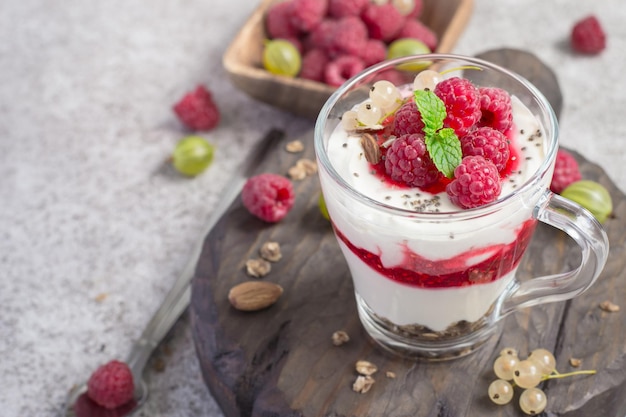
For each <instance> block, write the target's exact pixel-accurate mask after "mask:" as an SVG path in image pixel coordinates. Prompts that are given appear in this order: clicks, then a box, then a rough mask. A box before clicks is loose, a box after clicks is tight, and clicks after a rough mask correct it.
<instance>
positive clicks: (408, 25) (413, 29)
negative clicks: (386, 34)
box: [395, 19, 438, 51]
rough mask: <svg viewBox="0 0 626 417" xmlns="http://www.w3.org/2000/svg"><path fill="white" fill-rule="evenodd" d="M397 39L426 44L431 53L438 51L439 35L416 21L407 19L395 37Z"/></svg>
mask: <svg viewBox="0 0 626 417" xmlns="http://www.w3.org/2000/svg"><path fill="white" fill-rule="evenodd" d="M395 38H396V39H404V38H411V39H416V40H418V41H420V42H422V43H424V44H425V45H426V46H428V48H429V49H430V50H431V51H434V50H435V49H437V43H438V40H437V34H436V33H435V32H433V31H432V30H431V29H430V28H429V27H428V26H426V25H425V24H423V23H422V22H420V21H419V20H416V19H406V20H405V22H404V25H403V26H402V28H401V29H400V31H399V32H398V33H397V34H396V36H395Z"/></svg>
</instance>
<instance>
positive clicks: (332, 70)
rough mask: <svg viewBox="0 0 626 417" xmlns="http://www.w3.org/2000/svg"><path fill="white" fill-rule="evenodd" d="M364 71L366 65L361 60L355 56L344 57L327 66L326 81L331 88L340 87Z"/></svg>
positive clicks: (325, 71)
mask: <svg viewBox="0 0 626 417" xmlns="http://www.w3.org/2000/svg"><path fill="white" fill-rule="evenodd" d="M363 69H365V64H364V63H363V60H362V59H361V58H359V57H357V56H353V55H342V56H340V57H339V58H337V59H334V60H332V61H330V62H329V63H328V65H326V69H325V70H324V81H325V82H326V84H328V85H330V86H333V87H339V86H340V85H341V84H343V83H344V82H345V81H347V80H348V79H349V78H352V77H353V76H355V75H356V74H358V73H359V72H361V71H363Z"/></svg>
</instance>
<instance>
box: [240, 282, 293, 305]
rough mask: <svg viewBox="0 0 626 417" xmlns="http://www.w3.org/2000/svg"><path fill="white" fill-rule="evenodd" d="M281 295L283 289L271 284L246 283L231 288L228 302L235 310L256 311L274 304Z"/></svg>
mask: <svg viewBox="0 0 626 417" xmlns="http://www.w3.org/2000/svg"><path fill="white" fill-rule="evenodd" d="M282 294H283V287H281V286H280V285H278V284H274V283H273V282H267V281H248V282H244V283H241V284H238V285H235V286H234V287H233V288H231V289H230V291H229V292H228V301H230V304H231V305H232V306H233V307H235V308H236V309H237V310H241V311H257V310H262V309H264V308H267V307H269V306H271V305H272V304H274V303H275V302H276V301H277V300H278V299H279V298H280V296H281V295H282Z"/></svg>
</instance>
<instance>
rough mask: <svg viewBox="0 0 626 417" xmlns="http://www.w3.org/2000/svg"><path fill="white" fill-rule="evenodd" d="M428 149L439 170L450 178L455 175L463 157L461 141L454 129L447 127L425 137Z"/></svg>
mask: <svg viewBox="0 0 626 417" xmlns="http://www.w3.org/2000/svg"><path fill="white" fill-rule="evenodd" d="M425 142H426V150H427V151H428V153H429V154H430V159H432V160H433V162H434V163H435V166H436V167H437V169H438V170H439V171H441V172H442V173H443V175H445V176H446V177H448V178H453V177H454V168H456V167H457V166H458V165H459V164H460V163H461V159H462V157H463V152H462V151H461V141H460V140H459V138H458V137H457V135H456V133H454V129H451V128H449V127H448V128H445V129H441V130H439V131H438V132H435V133H434V134H432V135H428V136H426V138H425Z"/></svg>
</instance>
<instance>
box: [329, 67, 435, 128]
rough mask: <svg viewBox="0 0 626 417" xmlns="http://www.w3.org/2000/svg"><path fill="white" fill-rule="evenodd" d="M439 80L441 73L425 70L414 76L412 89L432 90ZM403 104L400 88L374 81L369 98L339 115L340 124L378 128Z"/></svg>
mask: <svg viewBox="0 0 626 417" xmlns="http://www.w3.org/2000/svg"><path fill="white" fill-rule="evenodd" d="M440 80H441V75H440V74H439V73H438V72H436V71H432V70H425V71H422V72H420V73H419V74H417V75H416V76H415V79H414V81H413V90H425V89H430V90H434V88H435V86H436V85H437V83H438V82H439V81H440ZM402 104H403V98H402V94H401V93H400V90H398V88H397V87H396V86H395V85H394V84H393V83H392V82H390V81H387V80H380V81H376V82H375V83H374V84H373V85H372V87H371V88H370V91H369V98H368V99H367V100H365V101H363V102H362V103H361V104H359V105H358V106H357V107H356V108H355V109H354V110H348V111H346V112H345V113H344V114H343V116H342V117H341V124H342V126H343V127H344V129H346V130H349V131H351V130H360V129H374V130H376V129H380V128H381V127H382V126H381V123H382V121H383V120H385V118H386V117H388V116H389V115H390V114H393V113H394V112H395V111H396V110H398V108H400V106H401V105H402Z"/></svg>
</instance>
